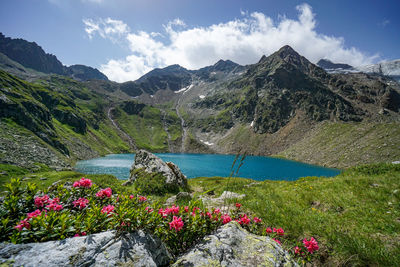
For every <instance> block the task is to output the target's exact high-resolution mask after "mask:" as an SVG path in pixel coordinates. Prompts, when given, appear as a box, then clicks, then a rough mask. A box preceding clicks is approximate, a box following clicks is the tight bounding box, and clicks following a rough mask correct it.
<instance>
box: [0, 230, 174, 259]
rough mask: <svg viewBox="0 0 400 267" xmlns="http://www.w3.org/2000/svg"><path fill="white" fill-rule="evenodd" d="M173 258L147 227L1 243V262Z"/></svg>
mask: <svg viewBox="0 0 400 267" xmlns="http://www.w3.org/2000/svg"><path fill="white" fill-rule="evenodd" d="M171 260H172V258H171V256H170V254H169V253H168V251H167V249H166V247H165V246H164V244H163V243H162V242H161V240H160V239H158V238H155V237H153V236H151V235H149V234H146V233H144V232H143V231H137V232H134V233H123V234H121V235H116V232H114V231H107V232H102V233H98V234H93V235H89V236H82V237H74V238H67V239H64V240H60V241H48V242H44V243H30V244H6V243H1V244H0V265H2V264H6V266H8V265H7V264H10V265H13V266H26V267H29V266H47V267H51V266H166V265H168V264H169V262H170V261H171Z"/></svg>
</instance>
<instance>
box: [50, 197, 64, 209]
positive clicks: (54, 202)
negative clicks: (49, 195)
mask: <svg viewBox="0 0 400 267" xmlns="http://www.w3.org/2000/svg"><path fill="white" fill-rule="evenodd" d="M59 203H60V199H59V198H58V197H56V198H54V199H50V200H48V205H47V206H46V209H48V210H54V211H60V210H62V209H63V206H62V205H60V204H59Z"/></svg>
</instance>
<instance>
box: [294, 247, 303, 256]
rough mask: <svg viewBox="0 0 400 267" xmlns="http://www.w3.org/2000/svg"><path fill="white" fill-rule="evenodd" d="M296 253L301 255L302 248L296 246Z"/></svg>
mask: <svg viewBox="0 0 400 267" xmlns="http://www.w3.org/2000/svg"><path fill="white" fill-rule="evenodd" d="M294 254H296V255H300V254H301V248H299V247H295V248H294Z"/></svg>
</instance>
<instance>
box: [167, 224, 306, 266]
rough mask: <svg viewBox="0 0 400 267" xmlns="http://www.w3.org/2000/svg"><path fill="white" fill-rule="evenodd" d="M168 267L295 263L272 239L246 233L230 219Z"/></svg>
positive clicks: (280, 264) (290, 264) (284, 264)
mask: <svg viewBox="0 0 400 267" xmlns="http://www.w3.org/2000/svg"><path fill="white" fill-rule="evenodd" d="M172 266H176V267H177V266H192V267H193V266H298V265H297V264H296V262H294V260H293V259H292V258H291V257H290V255H289V254H288V252H287V251H285V250H283V249H282V247H281V246H280V245H279V244H278V243H276V242H275V241H274V240H272V239H270V238H269V237H266V236H257V235H253V234H250V233H249V232H247V231H246V230H244V229H243V228H241V227H240V225H239V224H238V223H237V222H230V223H228V224H226V225H224V226H222V227H221V228H219V229H218V230H217V231H216V232H215V234H212V235H208V236H206V237H205V238H204V239H203V241H202V242H201V243H199V244H197V245H196V246H195V247H194V248H192V249H191V250H190V251H188V252H187V253H186V254H184V255H183V256H181V257H179V258H178V260H177V261H176V262H175V263H174V264H173V265H172Z"/></svg>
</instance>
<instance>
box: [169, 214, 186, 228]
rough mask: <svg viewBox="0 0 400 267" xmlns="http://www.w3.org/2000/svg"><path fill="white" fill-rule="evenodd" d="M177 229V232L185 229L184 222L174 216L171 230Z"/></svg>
mask: <svg viewBox="0 0 400 267" xmlns="http://www.w3.org/2000/svg"><path fill="white" fill-rule="evenodd" d="M172 228H174V229H175V231H177V232H178V231H180V230H181V229H182V228H183V222H182V218H181V217H179V218H178V217H176V216H174V217H173V219H172V222H170V223H169V229H170V230H171V229H172Z"/></svg>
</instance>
